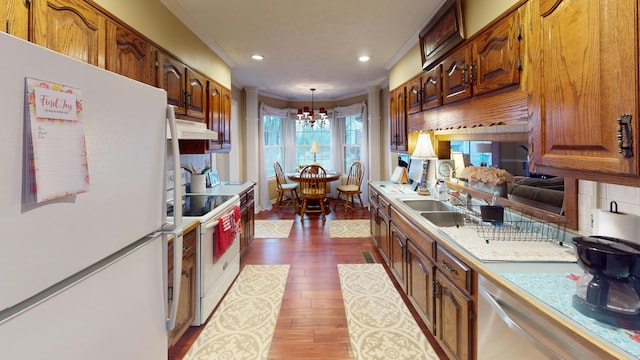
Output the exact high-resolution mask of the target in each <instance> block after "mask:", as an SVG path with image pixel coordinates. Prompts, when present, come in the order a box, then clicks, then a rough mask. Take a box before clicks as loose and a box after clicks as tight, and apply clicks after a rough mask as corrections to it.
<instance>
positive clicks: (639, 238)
mask: <svg viewBox="0 0 640 360" xmlns="http://www.w3.org/2000/svg"><path fill="white" fill-rule="evenodd" d="M592 235H601V236H610V237H614V238H618V239H623V240H628V241H632V242H634V243H637V244H640V216H638V215H634V214H627V213H622V212H618V211H611V210H604V209H594V210H593V234H592Z"/></svg>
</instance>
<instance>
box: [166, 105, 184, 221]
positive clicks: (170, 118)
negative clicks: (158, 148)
mask: <svg viewBox="0 0 640 360" xmlns="http://www.w3.org/2000/svg"><path fill="white" fill-rule="evenodd" d="M167 123H168V124H169V130H170V132H171V150H172V151H171V157H172V159H171V160H172V161H173V169H174V170H175V171H180V147H179V145H178V131H177V130H176V113H175V107H174V106H172V105H169V106H167ZM182 195H183V194H182V187H181V186H178V185H176V186H174V187H173V199H174V202H175V204H180V202H181V200H182ZM180 225H182V206H174V207H173V223H172V224H167V225H165V227H164V230H166V231H173V230H174V229H177V228H178V227H179V226H180Z"/></svg>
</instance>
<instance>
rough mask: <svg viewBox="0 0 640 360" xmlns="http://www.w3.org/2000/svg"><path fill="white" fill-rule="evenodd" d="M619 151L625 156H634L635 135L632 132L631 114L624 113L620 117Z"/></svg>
mask: <svg viewBox="0 0 640 360" xmlns="http://www.w3.org/2000/svg"><path fill="white" fill-rule="evenodd" d="M618 126H619V128H618V134H617V138H618V152H619V153H621V154H622V155H623V156H624V157H625V158H631V157H633V149H632V146H633V137H632V134H631V115H630V114H624V115H622V116H620V117H619V118H618Z"/></svg>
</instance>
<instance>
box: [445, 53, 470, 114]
mask: <svg viewBox="0 0 640 360" xmlns="http://www.w3.org/2000/svg"><path fill="white" fill-rule="evenodd" d="M470 68H471V50H470V48H469V46H463V47H461V48H460V49H459V50H456V51H455V52H454V53H452V54H451V55H449V56H448V57H447V58H446V59H445V60H444V61H443V62H442V91H443V94H442V102H443V103H444V104H449V103H452V102H454V101H459V100H463V99H467V98H469V97H471V83H470V75H471V74H470Z"/></svg>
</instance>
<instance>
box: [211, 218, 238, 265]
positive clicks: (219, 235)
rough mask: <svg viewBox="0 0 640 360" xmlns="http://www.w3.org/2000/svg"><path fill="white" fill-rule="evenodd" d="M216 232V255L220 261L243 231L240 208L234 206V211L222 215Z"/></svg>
mask: <svg viewBox="0 0 640 360" xmlns="http://www.w3.org/2000/svg"><path fill="white" fill-rule="evenodd" d="M216 230H217V231H216V243H215V247H214V251H215V254H214V255H215V257H216V259H219V258H220V257H221V256H222V255H223V254H224V253H225V251H227V248H229V246H231V244H232V243H233V240H234V239H235V238H236V235H237V234H240V232H241V231H242V225H241V223H240V207H238V206H234V207H233V211H231V212H229V213H228V214H224V215H222V216H221V217H220V219H218V226H217V229H216Z"/></svg>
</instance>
